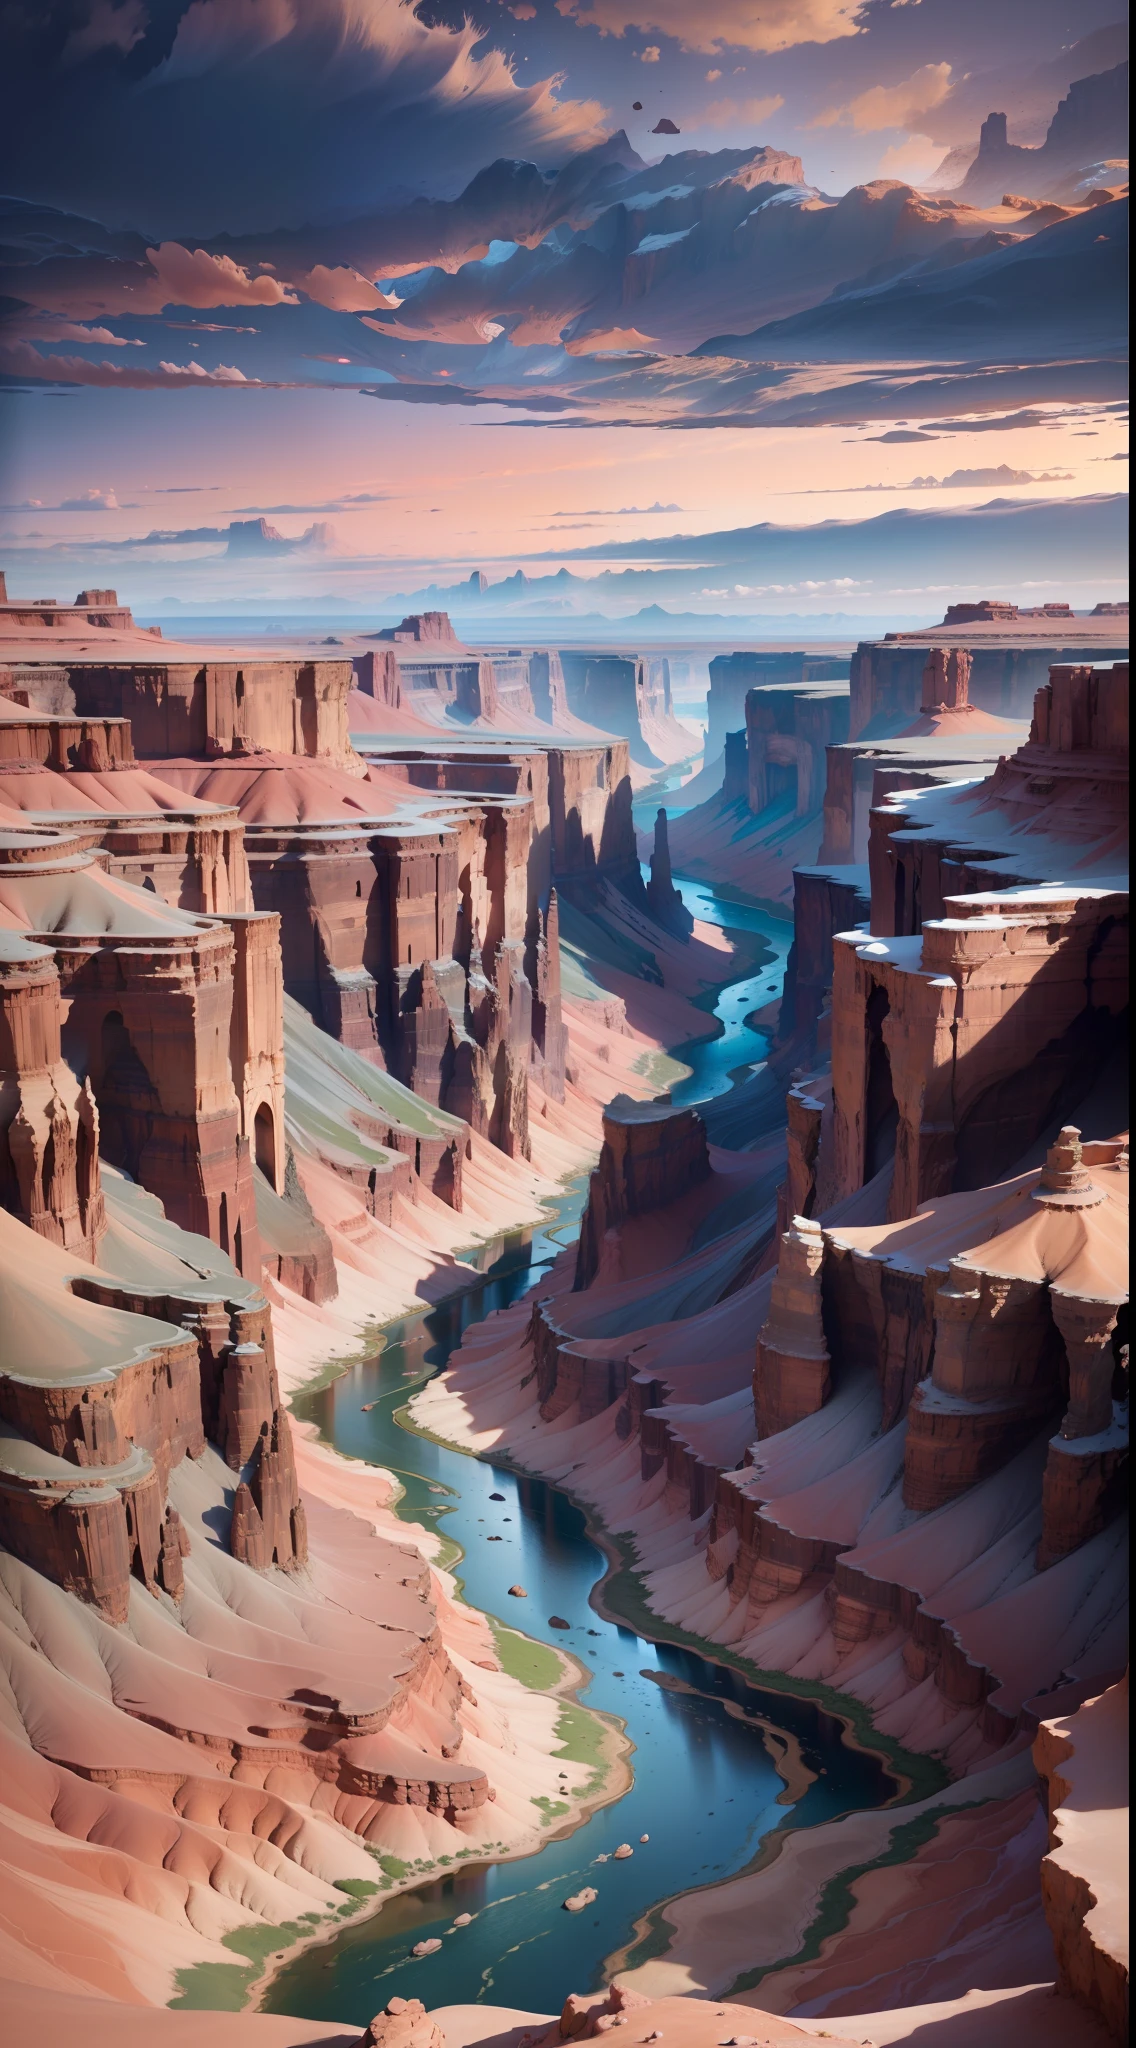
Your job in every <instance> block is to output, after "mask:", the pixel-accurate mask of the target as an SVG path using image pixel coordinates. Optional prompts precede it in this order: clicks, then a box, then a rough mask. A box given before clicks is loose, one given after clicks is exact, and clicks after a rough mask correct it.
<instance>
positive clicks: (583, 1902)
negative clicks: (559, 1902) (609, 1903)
mask: <svg viewBox="0 0 1136 2048" xmlns="http://www.w3.org/2000/svg"><path fill="white" fill-rule="evenodd" d="M598 1897H599V1893H598V1892H597V1891H596V1890H595V1889H594V1887H593V1886H592V1885H590V1884H586V1885H585V1886H584V1889H583V1891H582V1892H573V1893H572V1896H571V1898H568V1899H565V1901H564V1911H565V1912H566V1913H582V1912H583V1910H584V1908H585V1906H592V1905H594V1904H595V1902H596V1900H597V1899H598Z"/></svg>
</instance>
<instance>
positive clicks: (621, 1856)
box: [613, 1842, 635, 1863]
mask: <svg viewBox="0 0 1136 2048" xmlns="http://www.w3.org/2000/svg"><path fill="white" fill-rule="evenodd" d="M613 1853H614V1856H615V1860H616V1862H617V1863H625V1862H626V1861H627V1858H628V1857H629V1856H634V1854H635V1851H634V1849H633V1848H632V1847H631V1844H630V1842H621V1843H620V1845H619V1847H618V1849H616V1850H615V1851H614V1852H613Z"/></svg>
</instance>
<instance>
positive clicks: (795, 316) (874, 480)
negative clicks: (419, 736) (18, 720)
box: [0, 0, 1127, 615]
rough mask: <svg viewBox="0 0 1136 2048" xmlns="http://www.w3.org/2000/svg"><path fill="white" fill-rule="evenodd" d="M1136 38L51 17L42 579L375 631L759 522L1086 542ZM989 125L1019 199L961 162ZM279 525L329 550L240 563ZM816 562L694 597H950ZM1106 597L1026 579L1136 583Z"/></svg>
mask: <svg viewBox="0 0 1136 2048" xmlns="http://www.w3.org/2000/svg"><path fill="white" fill-rule="evenodd" d="M1116 11H1117V10H1116V7H1115V0H1099V4H1098V0H1087V4H1083V5H1081V6H1079V7H1078V8H1077V9H1076V10H1073V9H1071V8H1069V7H1068V5H1067V4H1061V0H1041V4H1030V5H1026V4H1025V0H1001V4H999V5H997V6H994V7H990V6H985V7H983V6H979V5H978V4H977V0H963V4H959V0H921V4H910V5H909V4H903V5H900V4H899V0H895V4H890V0H867V4H864V5H861V6H856V5H849V4H846V0H808V4H807V5H805V6H799V5H795V6H792V7H790V6H789V5H788V4H785V0H770V4H768V5H766V6H764V7H763V8H762V9H761V11H760V16H758V15H757V13H756V11H755V10H754V9H752V8H747V7H742V6H739V5H738V4H737V0H714V4H711V5H710V6H708V7H706V8H703V9H701V10H699V19H698V28H697V32H696V33H695V32H693V31H692V30H691V28H690V24H689V22H688V21H687V20H686V16H685V11H684V10H682V9H677V8H676V7H675V6H674V5H673V4H672V0H639V4H637V5H636V6H631V5H629V4H624V0H558V4H555V5H554V4H552V0H536V4H535V5H525V6H520V5H518V6H516V7H506V6H504V5H502V4H500V0H497V4H493V0H481V4H478V5H475V6H474V7H473V9H472V11H471V10H470V9H469V8H468V7H467V6H466V5H465V4H464V0H463V4H462V5H460V6H450V5H448V4H446V0H442V4H438V5H433V6H431V7H428V8H427V7H420V8H418V9H417V10H415V9H414V8H412V7H411V6H409V5H407V4H405V0H307V4H306V5H305V6H303V7H302V8H301V7H288V6H285V5H283V4H277V0H273V4H271V5H269V4H268V0H264V4H262V5H259V6H258V7H256V8H255V9H251V10H250V9H249V8H247V7H243V6H240V5H238V4H237V0H169V4H165V5H159V4H158V0H54V4H52V5H49V6H47V7H46V8H44V9H41V10H39V11H38V12H37V13H36V14H35V16H34V17H33V16H27V17H25V18H23V19H21V20H19V21H17V22H16V23H15V24H14V25H11V27H10V30H9V44H10V54H11V62H10V64H9V66H8V71H7V84H6V86H5V87H4V88H3V89H2V90H3V93H4V107H3V110H4V115H5V125H6V130H7V134H8V137H9V149H10V158H11V160H10V164H9V167H8V169H7V172H6V175H5V181H4V182H5V189H6V191H7V192H8V193H9V195H11V196H10V197H9V199H8V200H6V201H4V202H0V204H2V206H3V210H4V214H5V222H4V231H3V237H2V239H3V243H4V258H3V265H4V271H5V276H4V280H3V287H2V288H3V291H4V294H5V310H4V313H3V317H2V321H0V396H2V397H3V398H4V400H5V404H4V406H3V411H2V415H0V417H2V418H3V422H4V424H3V427H2V428H0V435H2V438H0V462H2V473H0V545H2V546H3V550H4V553H5V556H6V558H7V559H8V560H9V561H10V562H11V564H12V569H13V574H14V576H15V577H16V580H17V582H18V583H19V584H20V586H21V587H24V586H26V587H28V588H29V589H30V588H31V586H32V585H34V586H35V588H36V589H37V590H38V589H40V588H45V589H46V588H51V589H52V590H54V588H55V586H56V585H57V584H58V585H60V588H61V590H66V589H67V588H68V587H69V586H71V585H72V584H75V585H76V586H77V585H78V584H79V583H82V582H84V581H89V582H96V583H103V582H108V581H109V582H113V583H116V584H117V585H118V586H120V587H121V588H123V589H128V590H129V591H130V593H131V595H132V596H133V597H134V598H135V599H136V601H137V602H138V603H139V604H140V605H141V606H142V608H143V609H146V608H147V607H150V608H153V607H155V606H157V607H160V606H161V604H162V602H163V601H164V600H166V599H173V600H177V601H179V602H182V603H189V604H191V605H192V604H198V605H199V604H201V603H202V602H204V601H205V600H206V599H207V598H208V597H210V596H211V595H212V594H213V593H214V592H215V593H216V595H217V597H218V599H219V601H220V602H222V604H223V605H224V606H226V607H236V608H240V606H241V605H243V604H245V603H255V602H256V601H258V600H261V601H276V602H280V601H283V600H285V599H287V601H288V602H289V603H291V604H294V605H296V606H302V605H303V604H304V603H305V602H316V603H331V604H332V605H334V604H335V603H336V602H341V603H343V604H345V605H347V606H350V607H356V606H358V605H359V604H360V603H363V604H373V603H380V604H381V602H382V600H383V599H385V598H387V597H391V596H394V595H395V594H396V593H406V592H410V591H413V590H416V589H419V588H423V587H426V586H428V585H429V584H431V583H438V584H441V585H446V584H448V583H449V582H454V581H460V580H461V579H462V578H463V577H465V576H468V574H469V571H470V570H471V569H478V568H480V569H482V570H484V571H485V572H486V573H487V574H488V575H489V576H490V577H491V579H492V580H494V581H496V580H498V579H499V578H500V577H501V576H503V575H505V574H508V573H511V572H512V571H514V570H516V569H517V568H524V569H525V570H526V572H527V573H529V574H543V573H546V572H547V570H548V569H549V568H551V569H553V570H555V569H556V568H557V567H558V566H559V565H562V564H563V565H567V566H569V567H570V568H572V570H573V572H574V573H575V574H579V575H591V574H592V573H594V572H595V569H594V564H589V563H588V562H587V561H580V560H578V559H577V557H578V556H579V555H580V554H581V552H582V551H586V550H589V549H592V548H595V547H597V546H599V547H604V546H609V545H610V546H614V545H616V544H618V545H619V548H620V551H621V555H622V557H623V559H624V560H630V559H634V550H635V546H636V544H637V543H640V542H641V543H642V544H643V548H644V553H643V555H642V558H641V559H642V561H643V562H647V561H648V560H649V549H650V544H652V543H654V542H655V541H657V540H658V539H659V538H660V537H662V536H664V535H672V534H685V535H690V536H699V535H706V534H714V533H721V532H724V531H730V530H732V529H735V528H746V527H751V526H754V525H756V524H758V523H759V522H770V523H771V524H772V525H774V526H775V527H795V528H807V527H810V526H812V525H813V524H814V523H819V522H822V521H831V520H838V521H845V522H854V523H859V522H861V521H863V520H866V519H869V518H871V517H873V516H874V515H878V514H881V513H884V512H891V511H896V510H902V509H905V508H906V509H909V510H911V511H915V512H919V513H926V512H927V511H928V510H930V509H934V510H936V511H950V512H951V513H952V514H954V515H962V514H965V513H966V512H967V511H968V510H969V508H972V507H980V506H984V505H988V504H989V503H990V502H991V500H992V499H997V500H1007V501H1009V502H1011V503H1018V504H1030V503H1044V502H1049V501H1057V502H1059V503H1063V504H1066V505H1067V507H1068V514H1069V520H1070V522H1071V526H1075V525H1076V522H1077V521H1078V520H1079V519H1083V518H1084V516H1085V513H1086V507H1085V506H1084V505H1083V504H1082V503H1081V502H1080V501H1086V500H1091V499H1095V498H1098V497H1100V496H1102V495H1105V496H1108V495H1111V494H1114V493H1116V492H1117V491H1118V490H1123V489H1125V488H1126V471H1124V470H1122V468H1121V467H1120V464H1121V463H1122V461H1123V460H1124V455H1125V447H1126V412H1125V407H1124V402H1123V397H1122V393H1123V388H1124V387H1123V381H1122V378H1123V361H1122V356H1123V312H1122V305H1123V301H1122V296H1121V293H1122V284H1121V283H1120V281H1121V280H1122V278H1123V252H1124V249H1125V247H1126V240H1125V236H1126V214H1127V201H1126V198H1125V197H1123V196H1122V195H1123V194H1124V193H1126V176H1127V173H1126V169H1123V168H1121V167H1120V166H1119V164H1118V162H1117V161H1116V160H1115V157H1114V155H1113V151H1112V143H1111V141H1110V138H1111V137H1112V135H1113V129H1112V127H1110V125H1109V124H1110V122H1112V123H1113V125H1114V126H1115V118H1114V114H1113V112H1112V111H1111V109H1112V107H1113V102H1114V101H1115V100H1116V98H1117V94H1118V92H1119V90H1120V81H1121V76H1122V74H1121V73H1120V71H1119V68H1118V67H1119V66H1121V65H1122V64H1123V63H1124V60H1125V57H1126V53H1127V29H1126V24H1125V23H1124V22H1118V21H1117V20H1116V18H1115V16H1116ZM471 12H472V19H471V20H469V21H467V19H466V17H467V15H468V14H470V13H471ZM1027 30H1028V48H1029V51H1030V56H1029V59H1028V62H1025V63H1023V61H1022V59H1021V50H1022V48H1023V47H1025V46H1027V43H1026V32H1027ZM1124 75H1125V76H1126V74H1124ZM1086 79H1087V80H1088V81H1089V83H1090V87H1091V88H1092V90H1093V91H1094V92H1095V93H1096V99H1095V100H1093V101H1092V103H1091V105H1090V104H1089V103H1087V102H1085V101H1084V99H1083V95H1082V100H1081V101H1078V99H1077V95H1076V93H1075V94H1074V95H1073V97H1072V99H1070V98H1069V89H1070V87H1071V86H1072V85H1074V84H1076V82H1077V81H1082V80H1086ZM1102 81H1103V83H1102ZM1077 90H1078V92H1081V90H1082V88H1081V87H1080V86H1079V85H1078V87H1077ZM1102 95H1103V97H1102ZM1062 102H1066V105H1065V108H1064V110H1063V113H1062V115H1061V116H1060V117H1059V119H1058V121H1057V123H1056V125H1055V127H1054V128H1053V132H1052V133H1051V124H1053V123H1054V116H1055V114H1056V113H1057V110H1058V107H1059V105H1060V104H1061V103H1062ZM1070 108H1071V109H1072V111H1071V112H1070ZM994 109H1000V110H1004V111H1005V112H1006V113H1007V116H1008V123H1009V128H1008V133H1009V141H1010V157H1009V158H1008V159H1007V163H1008V164H1009V166H1010V168H1008V169H1007V171H1006V177H1007V179H1010V178H1011V175H1012V186H1011V188H1010V192H1009V196H1010V197H1011V198H1012V199H1013V201H1014V203H1013V204H1012V205H1010V206H1006V205H1004V204H1003V203H1002V202H1003V199H1004V197H1005V196H1006V194H1004V193H1003V192H1002V191H1000V190H998V189H997V188H998V184H999V182H1000V180H999V177H998V164H997V162H996V161H995V162H992V164H991V167H990V169H989V174H988V175H987V176H986V177H985V181H984V179H983V177H982V176H980V175H979V174H978V172H977V170H970V171H969V173H968V165H969V164H972V163H973V160H974V158H975V156H976V154H977V151H978V142H979V130H980V127H981V123H982V121H983V119H984V118H985V116H986V114H987V113H989V112H990V111H992V110H994ZM660 119H665V120H666V121H667V122H668V123H669V124H670V128H671V129H673V131H674V132H669V131H667V132H664V133H663V134H661V135H660V134H659V133H658V132H656V131H657V129H658V123H659V120H660ZM1062 122H1063V123H1064V126H1063V127H1062ZM1047 135H1048V136H1049V140H1048V141H1047V140H1046V138H1047ZM1023 147H1024V149H1026V150H1029V151H1031V152H1034V155H1032V156H1030V157H1028V158H1027V157H1026V156H1025V155H1024V154H1023ZM1015 151H1016V156H1015V154H1014V152H1015ZM992 179H993V181H994V182H993V183H991V180H992ZM1031 180H1032V184H1031ZM1023 186H1024V187H1025V188H1026V189H1025V190H1024V192H1023V191H1022V190H1021V189H1020V188H1022V187H1023ZM1090 196H1091V197H1092V199H1093V202H1094V203H1093V204H1092V205H1091V206H1090V205H1087V204H1086V200H1087V198H1088V197H1090ZM968 308H977V309H978V310H977V312H976V313H975V314H974V316H973V317H971V316H970V315H969V314H968ZM968 322H969V324H968ZM747 337H754V338H753V339H749V338H747ZM1122 479H1123V481H1122ZM1090 516H1092V515H1091V514H1090ZM261 517H263V518H265V519H267V520H268V521H269V522H270V523H271V525H272V526H273V527H274V528H275V529H276V531H277V532H278V533H280V534H281V535H283V536H285V537H286V539H287V540H289V541H290V542H301V541H302V540H303V536H304V535H305V534H308V535H309V536H310V537H309V539H308V541H307V543H306V544H305V545H302V546H297V547H295V548H294V549H293V550H290V551H287V552H284V551H280V550H276V551H274V550H273V548H272V547H268V548H265V549H262V550H261V551H260V552H259V553H258V552H257V551H256V549H255V547H252V546H249V547H241V548H240V549H239V550H238V549H236V548H232V547H229V546H228V545H227V538H226V536H227V530H228V527H229V525H230V523H231V522H232V521H234V520H238V521H248V520H255V519H257V518H261ZM313 528H314V529H315V531H314V533H312V532H311V529H313ZM1086 530H1087V529H1086ZM154 536H159V537H158V538H154ZM182 536H184V538H182ZM628 543H630V544H631V547H630V549H628V547H627V546H626V544H628ZM695 558H697V550H695ZM807 568H808V564H807V561H806V562H805V565H804V568H803V570H801V571H794V572H793V573H791V574H790V575H789V576H788V577H787V578H783V577H777V576H772V577H768V576H765V575H763V574H762V572H761V571H760V567H759V566H755V567H754V569H753V570H752V571H744V570H743V571H742V572H740V573H738V574H737V575H735V576H734V578H733V579H732V583H731V584H729V585H726V584H724V583H723V580H722V578H721V577H719V576H717V575H716V574H714V573H713V571H712V565H708V566H707V574H706V577H705V579H704V581H703V582H702V583H701V584H700V585H698V586H697V587H696V588H693V589H687V590H685V591H684V593H683V595H682V602H683V604H684V606H686V607H688V608H689V607H691V606H692V607H693V608H694V609H696V610H698V609H706V610H713V609H715V608H717V609H719V610H721V609H722V608H723V607H722V599H723V596H725V597H727V598H728V599H729V602H728V603H727V604H726V606H725V609H726V611H727V612H729V611H736V610H737V609H738V608H739V605H741V607H742V608H744V606H745V605H746V604H748V603H749V601H750V599H752V600H753V605H754V606H756V607H757V608H758V609H760V610H762V611H773V612H776V611H791V612H794V613H801V612H805V613H807V612H810V611H817V612H821V611H823V612H832V611H833V610H834V609H843V610H846V611H850V612H852V613H856V612H871V613H872V614H873V615H874V614H875V613H877V612H879V611H880V610H881V608H887V607H888V606H893V605H894V606H895V607H896V608H897V609H898V610H899V611H901V612H903V613H905V614H907V613H911V612H912V611H914V612H916V613H918V612H921V611H925V610H926V609H927V607H928V605H930V606H931V607H932V609H933V608H934V606H935V603H936V600H937V598H938V596H939V595H940V579H939V578H938V577H937V576H936V575H935V573H934V564H933V560H932V559H931V557H930V555H928V556H927V557H926V559H924V557H923V556H921V555H920V554H919V552H918V549H916V552H915V555H914V557H913V558H912V559H911V561H910V562H907V563H905V566H904V569H903V572H902V573H901V574H899V575H896V574H895V573H891V574H889V573H888V571H887V567H886V565H885V564H883V563H881V566H880V571H879V573H873V574H869V575H865V574H864V573H863V571H861V572H860V573H852V572H850V571H849V572H846V573H843V574H842V573H841V571H840V565H839V563H837V564H836V565H835V568H834V569H832V570H830V571H829V572H828V573H825V574H818V575H815V576H810V575H809V574H808V573H807ZM1093 571H1094V573H1093V575H1092V577H1091V578H1090V579H1089V580H1088V581H1084V580H1082V581H1080V582H1078V581H1077V578H1076V572H1075V570H1074V571H1073V572H1072V573H1073V582H1072V583H1070V581H1069V576H1070V573H1071V572H1070V567H1069V564H1068V562H1067V561H1066V559H1065V555H1064V551H1063V550H1062V549H1061V548H1059V547H1057V548H1054V549H1052V550H1051V551H1050V552H1049V554H1048V555H1047V554H1046V553H1045V551H1044V550H1043V551H1042V552H1041V554H1039V558H1038V561H1037V564H1036V574H1035V575H1031V576H1028V577H1023V576H1022V575H1021V574H1020V572H1019V571H1017V570H1015V569H1012V568H1011V566H1010V565H1009V564H1008V566H1007V573H1008V574H1010V575H1011V578H1012V580H1013V582H1014V588H1013V590H1012V591H1011V590H1007V592H1006V593H1005V594H1008V595H1013V596H1014V597H1016V598H1018V599H1020V600H1021V601H1024V602H1030V601H1039V600H1041V599H1044V598H1046V597H1053V596H1060V597H1069V598H1071V600H1072V601H1073V602H1092V601H1094V600H1095V599H1096V598H1099V597H1116V596H1118V595H1121V594H1122V592H1123V587H1124V585H1123V578H1124V574H1125V564H1124V562H1123V559H1122V555H1121V553H1120V551H1119V550H1111V551H1109V553H1108V554H1107V556H1106V558H1103V559H1099V560H1094V563H1093ZM990 575H991V576H992V577H993V579H994V581H995V582H997V581H998V561H997V558H996V557H995V559H994V560H993V561H992V562H991V563H990ZM734 585H737V586H740V587H739V588H734ZM778 585H780V586H781V587H776V586H778ZM655 595H657V596H658V598H659V599H660V601H662V602H664V603H668V602H670V601H671V598H672V596H673V595H674V592H673V591H672V590H671V589H670V587H669V586H668V585H667V584H666V583H665V581H660V582H659V583H658V585H657V588H656V590H655Z"/></svg>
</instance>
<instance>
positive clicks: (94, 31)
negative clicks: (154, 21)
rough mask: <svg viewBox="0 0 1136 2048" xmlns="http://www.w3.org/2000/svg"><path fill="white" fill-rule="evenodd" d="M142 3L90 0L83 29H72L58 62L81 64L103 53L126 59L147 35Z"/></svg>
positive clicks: (133, 0) (120, 0) (137, 0)
mask: <svg viewBox="0 0 1136 2048" xmlns="http://www.w3.org/2000/svg"><path fill="white" fill-rule="evenodd" d="M146 26H147V18H146V8H145V4H144V0H91V5H90V7H89V8H88V10H87V19H86V21H85V22H84V24H83V26H82V28H73V29H72V31H71V33H70V35H69V36H68V38H67V41H66V42H65V43H64V45H63V52H62V55H61V58H60V62H61V63H62V64H64V65H70V64H81V63H82V62H83V61H84V59H85V58H87V57H95V56H98V55H99V54H100V53H101V52H103V51H106V50H117V51H118V53H119V55H120V56H125V55H126V52H127V51H128V50H132V49H133V48H134V45H135V43H140V42H141V40H142V38H143V36H144V35H145V33H146Z"/></svg>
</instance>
